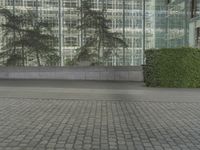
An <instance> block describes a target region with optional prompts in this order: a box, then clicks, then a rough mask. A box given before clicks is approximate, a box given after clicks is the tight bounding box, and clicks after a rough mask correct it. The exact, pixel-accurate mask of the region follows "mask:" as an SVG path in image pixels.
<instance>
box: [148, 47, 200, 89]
mask: <svg viewBox="0 0 200 150" xmlns="http://www.w3.org/2000/svg"><path fill="white" fill-rule="evenodd" d="M145 54H146V65H145V66H144V80H145V83H146V85H147V86H152V87H182V88H187V87H192V88H198V87H200V49H196V48H174V49H159V50H156V49H152V50H147V51H146V53H145Z"/></svg>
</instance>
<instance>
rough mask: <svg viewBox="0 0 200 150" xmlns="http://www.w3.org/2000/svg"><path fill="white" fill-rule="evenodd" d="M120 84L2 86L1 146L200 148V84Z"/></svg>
mask: <svg viewBox="0 0 200 150" xmlns="http://www.w3.org/2000/svg"><path fill="white" fill-rule="evenodd" d="M0 83H1V82H0ZM4 84H6V83H4ZM93 84H94V83H93ZM27 85H28V84H27ZM27 85H26V86H27ZM116 85H117V86H118V87H117V88H114V86H116ZM120 85H121V84H120V83H119V84H113V85H110V86H109V88H108V89H106V88H104V87H103V84H102V88H101V89H98V88H95V86H94V85H93V88H91V87H90V85H89V84H87V88H86V87H81V88H80V87H79V86H78V84H77V86H76V87H74V89H70V87H71V86H70V85H69V86H68V87H62V88H58V87H59V86H57V88H50V87H49V88H48V87H42V88H41V87H40V88H39V87H37V86H36V85H35V87H31V86H29V87H28V86H27V87H26V86H23V87H22V86H21V87H17V86H3V87H2V86H1V85H0V86H1V87H0V150H33V149H35V150H200V93H199V89H155V88H145V87H141V86H140V87H137V86H133V88H131V83H129V87H128V88H127V89H123V88H121V89H120V88H119V86H120ZM125 85H126V83H123V86H124V87H125Z"/></svg>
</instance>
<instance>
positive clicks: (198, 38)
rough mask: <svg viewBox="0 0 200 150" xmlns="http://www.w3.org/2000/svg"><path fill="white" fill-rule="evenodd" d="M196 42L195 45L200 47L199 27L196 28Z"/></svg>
mask: <svg viewBox="0 0 200 150" xmlns="http://www.w3.org/2000/svg"><path fill="white" fill-rule="evenodd" d="M196 34H197V36H196V44H197V47H199V48H200V27H198V28H196Z"/></svg>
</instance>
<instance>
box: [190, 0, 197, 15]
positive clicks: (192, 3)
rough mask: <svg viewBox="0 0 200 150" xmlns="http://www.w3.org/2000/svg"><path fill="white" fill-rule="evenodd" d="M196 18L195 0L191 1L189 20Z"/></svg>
mask: <svg viewBox="0 0 200 150" xmlns="http://www.w3.org/2000/svg"><path fill="white" fill-rule="evenodd" d="M196 16H197V0H191V18H194V17H196Z"/></svg>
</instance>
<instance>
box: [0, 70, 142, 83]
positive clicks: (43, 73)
mask: <svg viewBox="0 0 200 150" xmlns="http://www.w3.org/2000/svg"><path fill="white" fill-rule="evenodd" d="M0 79H66V80H111V81H112V80H113V81H117V80H122V81H143V71H142V67H0Z"/></svg>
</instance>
